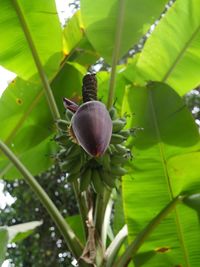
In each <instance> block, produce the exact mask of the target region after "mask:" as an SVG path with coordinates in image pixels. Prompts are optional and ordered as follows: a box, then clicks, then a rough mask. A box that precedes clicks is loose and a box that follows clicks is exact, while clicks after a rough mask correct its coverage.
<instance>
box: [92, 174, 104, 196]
mask: <svg viewBox="0 0 200 267" xmlns="http://www.w3.org/2000/svg"><path fill="white" fill-rule="evenodd" d="M92 186H93V189H94V191H95V192H96V193H97V194H100V195H103V192H104V184H103V182H102V180H101V177H100V173H99V171H98V170H97V169H93V170H92Z"/></svg>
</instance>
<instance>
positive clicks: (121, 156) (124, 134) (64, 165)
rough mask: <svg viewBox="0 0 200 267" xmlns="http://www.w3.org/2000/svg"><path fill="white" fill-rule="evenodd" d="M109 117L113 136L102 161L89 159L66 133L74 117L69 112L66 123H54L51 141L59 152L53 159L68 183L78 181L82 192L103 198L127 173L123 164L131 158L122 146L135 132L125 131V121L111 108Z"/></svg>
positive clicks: (67, 111) (94, 158)
mask: <svg viewBox="0 0 200 267" xmlns="http://www.w3.org/2000/svg"><path fill="white" fill-rule="evenodd" d="M109 114H110V117H111V119H112V136H111V141H110V144H109V146H108V149H107V151H106V152H105V153H104V155H103V156H101V157H92V156H91V155H89V154H88V153H86V152H85V150H83V148H82V147H81V146H79V145H78V144H77V143H76V140H75V139H74V137H73V134H71V133H70V131H69V129H70V121H71V118H72V116H73V113H72V112H71V111H70V110H66V120H59V121H57V127H58V128H59V130H60V132H59V134H58V135H56V136H55V138H54V139H55V141H56V142H57V143H58V144H59V145H60V147H61V149H60V151H59V152H58V153H57V154H56V159H57V161H58V162H59V165H60V168H61V170H62V171H63V172H64V173H67V175H68V176H67V179H68V181H69V182H73V181H74V180H79V182H80V191H81V192H82V191H85V190H87V188H88V187H89V186H91V187H92V189H93V190H94V191H95V192H96V193H97V194H102V193H103V190H104V187H105V186H107V187H108V188H110V189H112V188H114V187H116V182H117V180H118V179H120V177H121V176H123V175H124V174H126V173H127V170H126V169H125V168H124V164H125V163H126V162H127V161H129V160H130V159H132V155H131V151H130V150H129V149H127V148H126V146H125V143H126V140H127V139H128V137H129V136H130V135H132V134H133V133H134V131H133V130H128V129H126V130H125V129H124V127H125V125H126V117H125V116H124V117H122V118H119V117H118V115H117V111H116V109H115V108H114V107H112V108H111V109H110V111H109Z"/></svg>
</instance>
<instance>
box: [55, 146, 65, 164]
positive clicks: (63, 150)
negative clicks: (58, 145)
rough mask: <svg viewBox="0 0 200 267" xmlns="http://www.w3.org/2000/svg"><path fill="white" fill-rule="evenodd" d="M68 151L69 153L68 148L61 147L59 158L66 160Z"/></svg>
mask: <svg viewBox="0 0 200 267" xmlns="http://www.w3.org/2000/svg"><path fill="white" fill-rule="evenodd" d="M66 153H67V150H66V149H65V148H63V149H61V150H60V151H59V152H58V153H57V155H56V157H57V159H59V160H61V161H62V160H64V159H65V158H66Z"/></svg>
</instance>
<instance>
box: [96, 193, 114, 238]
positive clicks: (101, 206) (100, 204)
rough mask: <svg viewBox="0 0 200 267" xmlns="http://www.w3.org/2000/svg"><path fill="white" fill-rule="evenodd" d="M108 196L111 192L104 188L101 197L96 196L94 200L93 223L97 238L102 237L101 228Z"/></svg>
mask: <svg viewBox="0 0 200 267" xmlns="http://www.w3.org/2000/svg"><path fill="white" fill-rule="evenodd" d="M110 195H111V190H108V189H107V188H105V189H104V193H103V196H102V195H100V194H98V195H97V198H96V206H95V216H94V221H95V228H96V230H97V231H98V233H99V236H102V226H103V222H104V217H105V211H106V207H107V204H108V202H109V199H110Z"/></svg>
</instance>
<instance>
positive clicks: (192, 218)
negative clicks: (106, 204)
mask: <svg viewBox="0 0 200 267" xmlns="http://www.w3.org/2000/svg"><path fill="white" fill-rule="evenodd" d="M123 108H124V111H127V112H128V113H129V114H131V118H130V120H129V126H138V127H142V128H143V131H139V132H138V133H137V136H136V138H135V139H132V140H131V141H130V143H129V145H130V147H132V146H133V155H134V160H133V163H132V168H131V169H130V172H131V173H130V174H129V175H126V176H125V177H124V178H123V197H124V212H125V218H126V220H127V223H128V229H129V241H133V240H134V238H135V236H136V235H137V234H138V233H139V232H140V231H141V230H142V229H143V227H144V226H145V225H147V223H148V222H149V221H150V220H152V219H153V218H154V217H155V215H156V214H158V213H159V212H160V211H161V210H162V209H163V207H165V205H167V204H168V203H169V202H170V200H172V199H173V198H174V197H176V196H177V195H178V194H181V193H183V194H185V189H186V188H187V189H188V190H187V194H189V193H190V192H193V190H194V188H193V190H192V189H191V188H190V185H192V184H195V186H196V190H199V191H200V180H199V172H198V170H197V169H194V168H193V167H194V165H192V164H191V162H188V167H187V169H188V170H189V168H193V171H192V173H193V174H192V175H191V176H190V178H189V179H186V177H185V176H184V175H179V177H177V178H176V176H175V175H173V173H172V172H171V171H170V167H169V166H168V164H170V160H173V157H175V156H177V157H178V156H179V155H183V154H186V155H187V153H193V152H195V151H198V149H199V133H198V130H197V127H196V125H195V122H194V120H193V118H192V115H191V114H190V112H189V111H188V110H187V108H186V107H185V105H184V103H183V101H182V99H181V98H180V97H179V96H178V95H177V94H176V93H175V91H173V90H172V89H171V88H170V87H168V86H167V85H164V84H162V83H152V84H151V85H149V86H148V88H142V87H136V88H130V89H129V90H127V92H126V96H125V99H124V103H123ZM175 166H176V165H174V168H175ZM189 166H190V167H189ZM180 174H181V172H180ZM191 225H193V227H192V228H191ZM189 229H190V230H189ZM199 242H200V238H199V226H198V218H197V216H196V214H195V212H194V211H193V210H192V209H189V208H187V207H185V206H183V205H182V206H179V207H178V208H176V210H175V212H174V213H173V214H171V215H170V216H169V217H167V218H166V219H165V220H164V221H163V222H162V223H161V224H160V225H159V227H158V228H157V229H156V230H155V232H154V233H153V234H152V235H151V236H150V238H149V239H148V240H147V242H145V244H144V245H143V246H142V248H141V250H140V253H147V254H148V252H150V251H155V252H156V253H155V255H156V256H154V257H152V258H151V259H149V261H148V262H147V263H145V264H144V266H148V267H151V266H153V267H155V266H160V262H162V266H163V267H165V266H166V267H168V266H176V265H177V266H179V265H180V266H198V264H199V260H200V258H199V255H200V251H199V246H198V244H199Z"/></svg>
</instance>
